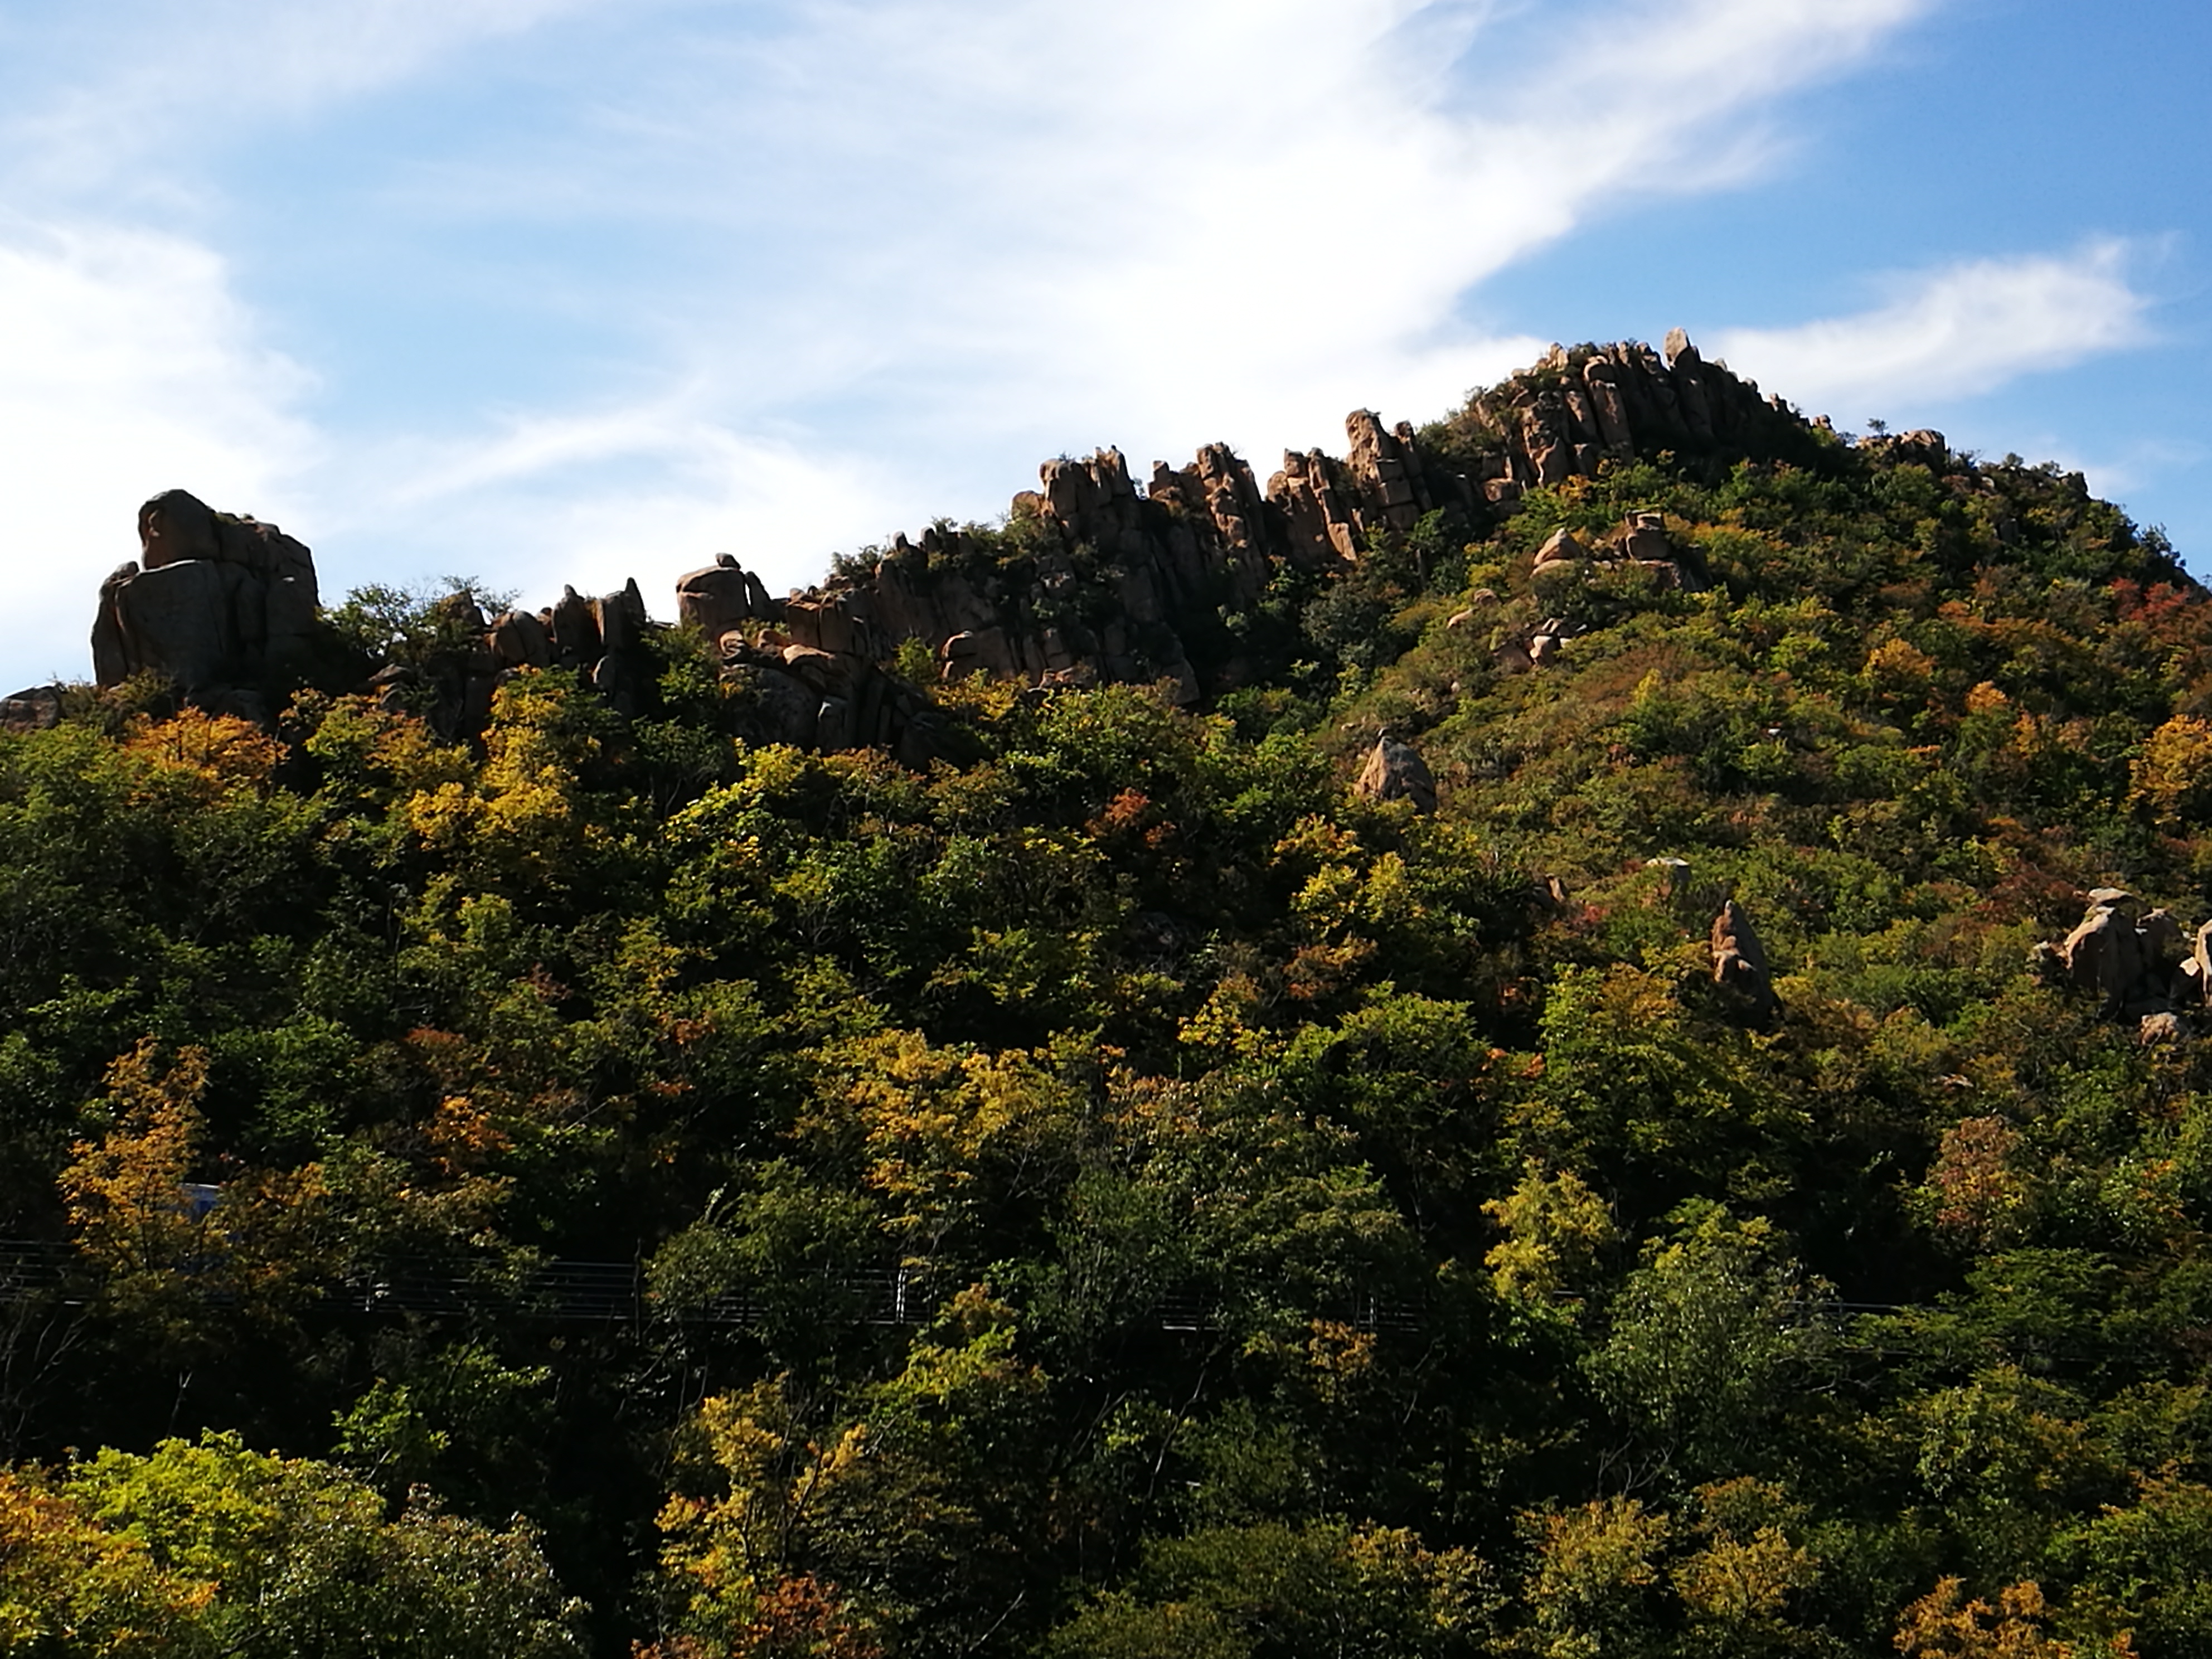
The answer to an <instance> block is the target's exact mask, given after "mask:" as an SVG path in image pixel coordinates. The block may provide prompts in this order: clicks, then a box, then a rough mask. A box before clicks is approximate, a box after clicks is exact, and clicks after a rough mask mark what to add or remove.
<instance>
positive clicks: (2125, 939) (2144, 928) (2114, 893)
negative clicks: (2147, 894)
mask: <svg viewBox="0 0 2212 1659" xmlns="http://www.w3.org/2000/svg"><path fill="white" fill-rule="evenodd" d="M2207 933H2212V923H2208V924H2206V927H2203V928H2200V929H2199V930H2198V931H2197V938H2196V940H2195V942H2194V943H2195V947H2196V948H2195V950H2194V951H2193V952H2192V953H2191V955H2190V957H2188V958H2187V959H2186V960H2180V961H2177V958H2179V957H2180V956H2181V951H2182V945H2183V941H2184V939H2185V935H2184V933H2183V932H2182V928H2181V924H2180V923H2179V922H2178V921H2175V920H2174V918H2173V917H2172V915H2170V914H2169V913H2167V912H2166V911H2165V910H2152V911H2148V912H2145V911H2144V910H2143V909H2142V902H2141V901H2140V900H2138V899H2137V898H2136V896H2135V895H2134V894H2132V893H2130V892H2128V891H2126V890H2124V889H2122V888H2118V887H2100V888H2098V889H2096V890H2094V891H2093V892H2092V893H2090V895H2089V905H2088V909H2087V912H2086V913H2085V914H2084V915H2083V916H2082V918H2081V921H2080V922H2078V923H2077V924H2075V928H2074V930H2073V932H2071V933H2069V934H2067V936H2066V938H2065V940H2064V942H2063V943H2062V944H2061V945H2058V946H2057V950H2056V951H2055V953H2054V954H2055V957H2056V963H2057V968H2058V969H2059V971H2060V973H2061V974H2062V975H2063V978H2064V980H2065V981H2066V982H2067V983H2069V984H2070V985H2072V986H2074V987H2075V988H2077V989H2079V990H2083V991H2092V992H2094V993H2095V994H2097V997H2098V1000H2099V1004H2100V1011H2101V1012H2103V1013H2104V1014H2105V1016H2106V1018H2131V1019H2141V1018H2143V1017H2144V1016H2146V1015H2149V1014H2157V1013H2166V1012H2171V1011H2172V1008H2173V1007H2174V1006H2175V1004H2176V1003H2180V1004H2183V1005H2185V1006H2186V1005H2190V1004H2194V1006H2197V1007H2203V1006H2204V1003H2205V994H2204V988H2203V987H2204V986H2205V984H2206V982H2207V981H2206V979H2205V975H2204V963H2205V957H2204V952H2205V949H2206V934H2207Z"/></svg>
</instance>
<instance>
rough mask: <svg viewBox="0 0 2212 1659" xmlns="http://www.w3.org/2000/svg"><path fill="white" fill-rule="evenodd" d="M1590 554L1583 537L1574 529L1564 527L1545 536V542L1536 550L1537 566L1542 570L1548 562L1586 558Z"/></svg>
mask: <svg viewBox="0 0 2212 1659" xmlns="http://www.w3.org/2000/svg"><path fill="white" fill-rule="evenodd" d="M1589 556H1590V550H1589V548H1587V547H1585V546H1583V543H1582V540H1581V538H1579V537H1577V535H1576V534H1575V532H1573V531H1571V530H1568V529H1565V528H1564V527H1562V528H1560V529H1558V530H1554V531H1553V532H1552V533H1551V534H1550V535H1549V536H1547V538H1545V540H1544V544H1543V545H1542V546H1541V547H1540V548H1538V549H1537V550H1536V563H1535V568H1537V569H1539V570H1541V569H1542V568H1544V567H1545V566H1546V565H1547V564H1559V563H1561V562H1569V561H1577V560H1584V559H1588V558H1589Z"/></svg>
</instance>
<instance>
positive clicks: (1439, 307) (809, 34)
mask: <svg viewBox="0 0 2212 1659" xmlns="http://www.w3.org/2000/svg"><path fill="white" fill-rule="evenodd" d="M1928 3H1929V0H1824V3H1819V4H1814V3H1800V0H1693V3H1690V4H1687V5H1682V4H1676V5H1672V6H1667V7H1661V6H1658V5H1656V4H1651V3H1629V4H1610V5H1604V6H1601V7H1597V8H1595V9H1589V8H1585V9H1584V10H1583V21H1581V22H1579V23H1576V24H1570V25H1566V26H1563V27H1560V28H1559V29H1557V30H1555V31H1553V33H1550V34H1549V35H1548V36H1544V35H1538V34H1536V33H1534V32H1533V31H1530V30H1527V29H1521V30H1518V31H1517V32H1516V33H1514V34H1513V36H1512V37H1511V39H1510V40H1508V39H1507V38H1506V37H1505V36H1504V34H1501V33H1498V32H1497V30H1496V29H1495V27H1494V25H1495V24H1496V23H1497V21H1498V14H1499V13H1500V12H1502V11H1503V10H1504V8H1502V7H1498V6H1490V5H1482V4H1463V3H1462V4H1449V3H1447V4H1436V5H1426V6H1422V5H1411V4H1407V3H1403V0H1283V3H1281V4H1279V5H1277V6H1275V7H1272V8H1270V9H1268V11H1267V14H1266V15H1265V16H1264V18H1255V15H1254V13H1253V12H1252V10H1251V9H1250V8H1249V7H1245V6H1242V5H1235V4H1226V3H1213V4H1207V3H1202V0H1201V3H1191V0H1130V3H1127V4H1124V5H1122V6H1120V7H1117V8H1116V9H1115V11H1114V12H1113V13H1112V14H1111V15H1110V16H1109V15H1103V14H1099V13H1097V12H1096V11H1079V10H1071V9H1069V8H1067V7H1066V6H1065V5H1064V4H1060V3H1057V0H958V3H952V0H903V3H898V4H890V5H886V4H857V3H848V4H816V5H811V6H809V7H806V8H804V9H788V10H786V11H784V12H782V13H781V15H780V21H778V22H777V23H776V24H775V26H774V27H768V28H765V29H762V30H757V31H754V32H750V33H746V34H744V36H742V37H740V38H734V39H733V38H726V37H724V36H722V35H719V34H714V33H702V35H700V36H699V37H698V38H696V39H695V40H690V41H688V42H685V43H684V46H683V47H682V49H680V50H677V51H671V52H659V53H655V54H653V55H652V56H651V57H649V58H647V59H645V60H642V61H638V60H632V59H628V58H625V59H624V60H623V61H621V62H619V63H617V64H611V66H610V72H609V74H608V75H607V76H605V79H604V81H603V83H602V85H601V86H600V87H599V89H598V92H597V95H596V99H595V103H594V108H593V115H592V123H591V126H590V131H589V133H588V137H587V138H586V137H579V138H578V140H577V142H575V143H573V144H571V145H569V146H567V147H564V148H563V149H562V150H561V152H560V155H559V162H560V165H559V167H557V168H550V167H548V166H547V165H546V158H545V156H544V155H543V154H542V153H538V152H535V151H533V152H532V153H530V154H528V155H515V156H513V157H511V158H510V159H509V161H508V163H507V167H505V168H502V167H500V166H497V165H495V164H488V162H487V161H486V159H485V158H482V157H478V158H471V161H469V163H468V164H467V165H465V166H461V167H453V168H451V169H447V170H444V171H443V172H442V173H441V172H439V171H437V170H432V171H431V172H430V173H428V174H426V175H425V177H424V178H423V179H422V180H421V181H420V184H419V187H420V188H422V189H423V190H424V191H428V192H433V193H435V191H437V190H439V189H440V188H441V187H442V188H444V189H446V190H448V191H452V192H453V196H452V197H450V198H449V199H447V200H446V201H445V202H443V203H441V204H440V210H441V212H443V213H445V214H447V216H453V217H462V216H466V215H468V214H470V213H472V212H484V213H489V214H492V215H495V216H496V215H498V214H500V213H501V212H511V213H515V214H518V215H520V216H538V215H552V216H562V217H565V218H568V219H572V220H581V221H584V222H592V221H599V222H605V223H606V224H607V225H608V226H609V227H610V228H609V231H608V234H613V235H623V234H627V235H632V236H637V235H642V236H645V237H647V238H650V237H652V236H653V235H655V234H660V229H661V228H663V227H665V226H667V225H671V224H680V225H681V226H682V227H683V228H684V235H685V237H686V239H687V246H688V247H689V248H690V250H691V251H692V252H694V254H695V256H696V258H695V259H694V261H693V263H692V264H691V265H690V270H689V274H688V275H684V274H676V275H671V277H670V278H669V281H668V283H667V286H666V288H665V289H664V290H663V291H662V292H661V293H660V294H659V295H657V296H656V298H657V300H658V301H659V305H658V311H659V316H660V317H661V318H662V319H663V322H662V325H661V328H660V331H659V337H657V339H656V340H655V342H654V344H655V348H656V349H657V350H658V351H659V354H660V355H661V360H662V362H664V364H665V373H666V374H667V375H668V377H669V379H670V380H671V382H680V383H682V384H684V385H686V386H706V387H709V388H713V389H714V390H713V391H711V392H709V393H708V395H707V396H706V398H705V399H704V407H703V410H702V412H703V413H704V414H705V415H706V416H708V418H711V419H715V420H719V421H720V422H724V423H726V424H727V425H728V426H729V427H730V428H732V429H733V430H740V431H742V430H751V429H757V425H758V423H759V422H763V421H768V420H775V421H781V422H791V423H795V424H797V425H799V426H801V427H806V426H810V425H811V426H812V427H813V428H814V429H815V430H817V432H818V431H822V430H825V429H829V428H833V427H834V428H835V429H836V430H837V431H838V432H840V433H841V435H842V436H843V437H844V439H845V441H846V444H847V447H855V448H860V449H864V450H869V451H872V452H873V453H878V454H881V455H885V456H889V457H896V458H898V459H901V460H902V461H903V462H904V463H905V465H906V467H907V469H908V472H909V474H910V476H911V477H913V478H914V479H915V481H916V483H915V487H916V489H917V490H920V489H935V490H937V491H939V492H940V493H939V495H937V496H936V497H935V501H937V502H938V503H939V504H942V505H951V506H953V507H956V508H961V509H963V510H969V511H977V510H983V511H987V510H988V507H989V505H990V498H988V497H985V498H983V499H981V500H979V499H978V487H977V486H976V484H975V483H974V482H973V480H974V479H975V477H978V476H979V475H980V474H981V472H982V471H984V470H986V469H987V473H988V476H989V477H990V478H991V480H992V482H991V483H989V484H988V486H987V488H988V489H990V490H991V491H992V492H994V495H995V499H996V500H999V501H1003V499H1004V496H1005V494H1006V492H1007V491H1008V490H1009V489H1011V488H1012V487H1014V486H1015V485H1018V483H1020V482H1022V477H1023V474H1024V472H1025V471H1026V468H1027V466H1028V465H1030V461H1031V459H1032V458H1033V457H1035V456H1036V455H1039V454H1043V453H1053V452H1055V451H1058V450H1061V449H1080V448H1085V447H1089V446H1091V444H1094V443H1097V442H1102V441H1121V442H1122V443H1124V444H1127V445H1128V446H1130V447H1133V448H1137V449H1139V450H1143V451H1146V453H1159V454H1168V453H1187V452H1188V450H1189V449H1190V448H1191V447H1194V446H1195V445H1196V444H1197V443H1200V442H1201V441H1208V440H1211V439H1213V438H1217V437H1226V438H1228V439H1229V440H1231V441H1233V442H1237V443H1238V444H1241V445H1243V446H1247V447H1249V448H1251V449H1252V450H1254V451H1255V452H1256V453H1257V458H1258V459H1261V461H1262V463H1263V465H1264V464H1265V462H1266V459H1267V452H1268V450H1269V449H1270V448H1271V447H1278V446H1281V445H1283V444H1285V443H1295V444H1298V445H1304V444H1310V443H1315V442H1334V441H1336V438H1337V422H1338V420H1339V418H1340V416H1341V414H1342V412H1343V411H1344V410H1346V409H1348V408H1351V407H1352V406H1354V405H1355V404H1365V403H1377V404H1382V405H1383V407H1385V408H1386V409H1389V410H1394V411H1395V412H1398V413H1401V414H1408V415H1425V414H1428V413H1431V412H1434V411H1435V410H1437V409H1438V408H1440V407H1441V406H1442V405H1443V404H1445V403H1446V402H1448V401H1449V399H1450V398H1452V397H1453V396H1455V394H1456V393H1457V392H1460V391H1462V390H1463V389H1464V388H1465V387H1466V386H1468V385H1470V384H1473V383H1474V382H1476V381H1478V380H1490V379H1493V378H1495V377H1496V376H1498V374H1502V373H1504V372H1505V371H1506V370H1508V369H1509V368H1512V367H1514V366H1516V365H1517V364H1519V363H1522V362H1527V361H1528V360H1529V358H1530V356H1532V355H1533V354H1534V352H1536V351H1538V350H1541V348H1542V346H1543V345H1544V344H1545V343H1546V342H1543V341H1540V340H1534V339H1531V338H1528V337H1498V336H1497V335H1496V334H1494V333H1492V332H1490V331H1485V330H1483V329H1481V328H1480V327H1479V326H1469V325H1467V324H1466V323H1465V322H1463V321H1462V320H1460V319H1459V317H1458V308H1459V306H1460V302H1461V301H1462V297H1463V296H1464V295H1466V294H1467V293H1468V290H1469V289H1471V288H1473V287H1474V285H1476V284H1478V283H1480V282H1481V281H1482V280H1483V279H1484V278H1485V277H1486V276H1490V275H1492V274H1493V273H1495V272H1496V271H1498V270H1500V269H1502V268H1504V266H1506V265H1508V264H1511V263H1512V262H1513V261H1515V260H1516V259H1518V258H1522V257H1525V256H1526V255H1527V254H1528V252H1531V251H1532V250H1534V248H1536V247H1539V246H1543V245H1545V244H1547V243H1548V242H1550V241H1553V240H1557V239H1558V238H1559V237H1561V236H1564V235H1566V234H1570V233H1571V232H1572V231H1573V230H1574V229H1576V228H1577V227H1578V226H1580V225H1582V224H1583V223H1584V222H1587V220H1588V219H1589V216H1592V215H1593V214H1595V213H1598V212H1601V211H1602V210H1604V209H1605V208H1606V207H1607V205H1608V204H1611V203H1612V202H1613V201H1614V200H1616V199H1618V198H1620V197H1624V196H1626V195H1629V194H1631V193H1634V192H1645V191H1655V190H1667V191H1674V190H1688V189H1700V188H1709V187H1711V185H1714V184H1716V183H1717V182H1720V181H1722V180H1723V179H1734V178H1737V177H1741V176H1742V175H1743V174H1744V173H1746V172H1747V171H1748V170H1750V169H1751V168H1753V167H1755V166H1756V165H1758V164H1759V162H1758V160H1757V155H1754V149H1753V147H1748V146H1746V145H1745V144H1743V143H1741V142H1738V141H1739V140H1741V138H1742V137H1744V136H1745V135H1747V134H1749V133H1752V132H1753V131H1755V130H1756V127H1757V122H1758V118H1759V116H1760V114H1761V112H1764V111H1766V110H1769V109H1771V108H1772V107H1774V106H1775V105H1776V104H1777V103H1778V100H1782V99H1784V98H1785V97H1786V96H1787V95H1788V94H1790V92H1792V91H1793V90H1795V89H1796V88H1802V87H1803V86H1804V85H1806V84H1808V82H1814V81H1816V80H1819V79H1821V78H1824V77H1827V76H1834V75H1837V74H1839V73H1842V72H1844V71H1846V70H1850V69H1851V68H1852V67H1854V66H1856V65H1857V64H1862V63H1863V61H1864V60H1865V58H1866V57H1867V55H1868V54H1869V52H1871V51H1873V50H1874V49H1875V48H1876V47H1878V46H1880V45H1881V42H1882V41H1884V40H1886V39H1887V38H1889V37H1890V36H1892V35H1893V33H1895V31H1896V30H1897V29H1898V28H1899V27H1901V26H1902V25H1903V24H1905V22H1907V21H1910V20H1911V19H1912V18H1913V17H1914V16H1916V15H1919V14H1920V13H1921V12H1922V11H1923V10H1924V9H1926V8H1927V4H1928ZM1757 153H1758V155H1770V156H1771V155H1772V154H1773V153H1774V152H1773V150H1772V148H1771V146H1770V147H1766V148H1765V149H1759V151H1758V152H1757ZM702 226H703V227H706V228H705V229H702ZM485 441H486V442H487V443H489V444H492V445H495V446H504V445H506V444H507V442H508V441H509V439H508V435H507V434H506V433H505V432H504V431H501V432H500V433H497V434H491V435H487V436H486V439H485ZM979 463H980V465H979ZM948 495H949V496H950V499H949V500H948ZM923 505H924V502H923V501H922V499H921V498H920V496H919V495H917V498H916V499H915V503H914V507H913V508H912V509H910V510H909V513H908V518H909V520H911V519H912V518H914V517H918V516H921V508H922V507H923ZM876 528H881V526H876Z"/></svg>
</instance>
